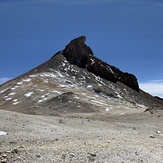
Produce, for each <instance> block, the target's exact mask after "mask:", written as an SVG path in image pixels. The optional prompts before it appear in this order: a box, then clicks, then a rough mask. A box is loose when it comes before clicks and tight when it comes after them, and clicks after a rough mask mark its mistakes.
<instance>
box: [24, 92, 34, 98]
mask: <svg viewBox="0 0 163 163" xmlns="http://www.w3.org/2000/svg"><path fill="white" fill-rule="evenodd" d="M32 94H33V92H28V93H26V94H24V96H25V97H30V96H31V95H32Z"/></svg>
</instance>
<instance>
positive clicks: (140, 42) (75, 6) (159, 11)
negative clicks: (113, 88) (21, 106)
mask: <svg viewBox="0 0 163 163" xmlns="http://www.w3.org/2000/svg"><path fill="white" fill-rule="evenodd" d="M81 35H85V36H86V37H87V40H86V44H87V45H88V46H90V47H91V48H92V50H93V52H94V54H95V56H97V57H98V58H100V59H102V60H104V61H106V62H108V63H109V64H111V65H114V66H116V67H118V68H119V69H121V70H122V71H124V72H129V73H132V74H134V75H135V76H136V77H137V78H138V81H139V83H140V85H141V86H142V88H143V89H146V90H147V89H148V90H147V91H148V92H149V93H152V94H154V95H155V94H156V95H160V96H163V63H162V62H163V1H162V0H0V58H1V63H0V83H2V82H3V81H5V80H6V79H5V78H14V77H16V76H18V75H20V74H22V73H25V72H26V71H28V70H30V69H32V68H34V67H36V66H38V65H39V64H41V63H43V62H44V61H46V60H48V59H49V58H50V57H51V56H52V55H53V54H54V53H56V52H57V51H59V50H62V49H64V48H65V46H66V44H68V43H69V41H70V40H72V39H73V38H75V37H78V36H81ZM151 86H152V88H153V91H152V92H151V90H150V88H151ZM156 90H157V91H156ZM154 91H156V92H154Z"/></svg>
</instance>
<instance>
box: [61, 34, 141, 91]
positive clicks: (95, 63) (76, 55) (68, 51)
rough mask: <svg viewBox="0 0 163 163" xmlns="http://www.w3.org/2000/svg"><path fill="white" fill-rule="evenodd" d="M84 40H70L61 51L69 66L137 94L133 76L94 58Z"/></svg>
mask: <svg viewBox="0 0 163 163" xmlns="http://www.w3.org/2000/svg"><path fill="white" fill-rule="evenodd" d="M85 40H86V37H85V36H81V37H78V38H76V39H74V40H72V41H71V42H70V43H69V44H68V45H67V46H66V48H65V49H64V50H63V55H64V56H65V57H66V58H67V60H68V61H69V62H70V63H71V64H75V65H77V66H78V67H80V68H87V70H88V71H89V72H92V73H94V74H95V75H97V76H100V77H101V78H104V79H106V80H109V81H112V82H114V83H116V82H117V81H120V82H122V83H123V84H125V85H127V86H129V87H130V88H132V89H134V90H136V91H137V92H139V85H138V82H137V79H136V77H135V76H134V75H132V74H128V73H124V72H122V71H120V70H119V69H118V68H116V67H114V66H111V65H109V64H107V63H106V62H103V61H101V60H100V59H98V58H96V57H95V56H94V55H93V52H92V50H91V49H90V47H88V46H87V45H86V44H85Z"/></svg>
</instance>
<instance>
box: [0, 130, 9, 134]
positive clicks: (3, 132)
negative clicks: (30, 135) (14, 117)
mask: <svg viewBox="0 0 163 163" xmlns="http://www.w3.org/2000/svg"><path fill="white" fill-rule="evenodd" d="M0 135H8V133H7V132H5V131H0Z"/></svg>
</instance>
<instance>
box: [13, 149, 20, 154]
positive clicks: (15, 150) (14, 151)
mask: <svg viewBox="0 0 163 163" xmlns="http://www.w3.org/2000/svg"><path fill="white" fill-rule="evenodd" d="M11 152H12V153H16V154H17V153H18V152H19V150H18V149H13V150H12V151H11Z"/></svg>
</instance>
